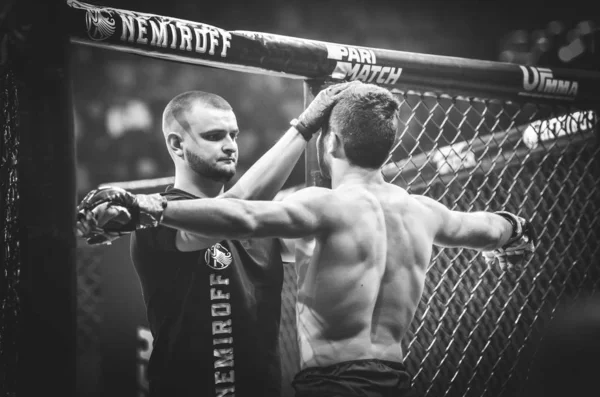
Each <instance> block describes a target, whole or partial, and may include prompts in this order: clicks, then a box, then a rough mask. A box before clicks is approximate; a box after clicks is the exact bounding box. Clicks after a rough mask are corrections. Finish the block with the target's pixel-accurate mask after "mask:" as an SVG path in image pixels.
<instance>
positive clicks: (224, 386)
mask: <svg viewBox="0 0 600 397" xmlns="http://www.w3.org/2000/svg"><path fill="white" fill-rule="evenodd" d="M209 281H210V286H211V288H210V300H211V302H212V303H211V307H210V313H211V317H212V320H213V321H212V335H213V346H215V348H214V350H213V359H214V368H215V372H214V379H215V395H216V396H233V395H234V394H235V371H234V355H233V337H232V336H231V333H232V321H231V304H230V302H229V299H230V296H231V294H230V293H229V292H225V291H224V290H223V288H227V287H226V286H228V285H229V279H228V278H225V277H223V276H221V275H220V274H215V273H212V274H210V276H209ZM228 317H229V318H228Z"/></svg>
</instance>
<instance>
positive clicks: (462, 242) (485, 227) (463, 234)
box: [413, 195, 513, 251]
mask: <svg viewBox="0 0 600 397" xmlns="http://www.w3.org/2000/svg"><path fill="white" fill-rule="evenodd" d="M413 197H415V198H416V199H417V200H418V201H419V202H421V203H422V204H424V205H425V206H426V207H427V208H429V209H430V210H431V211H432V212H433V218H434V219H435V222H436V227H435V230H434V233H435V235H434V244H435V245H438V246H441V247H463V248H471V249H476V250H482V251H489V250H494V249H497V248H500V247H503V246H504V245H505V244H506V243H507V242H508V241H509V240H510V238H511V236H512V234H513V226H512V224H511V223H510V222H509V221H508V220H507V219H506V218H504V217H502V216H500V215H497V214H494V213H491V212H484V211H476V212H461V211H452V210H450V209H448V208H447V207H446V206H445V205H443V204H441V203H438V202H437V201H435V200H433V199H431V198H429V197H425V196H416V195H415V196H413Z"/></svg>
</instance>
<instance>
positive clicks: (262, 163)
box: [219, 127, 307, 200]
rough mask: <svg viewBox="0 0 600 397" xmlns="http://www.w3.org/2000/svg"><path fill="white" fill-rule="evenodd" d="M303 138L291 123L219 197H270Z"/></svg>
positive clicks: (297, 154)
mask: <svg viewBox="0 0 600 397" xmlns="http://www.w3.org/2000/svg"><path fill="white" fill-rule="evenodd" d="M306 143H307V142H306V139H304V137H303V136H302V135H300V133H299V132H298V130H296V128H295V127H291V128H289V129H288V130H287V132H286V133H285V134H284V135H283V136H282V137H281V138H280V139H279V140H278V141H277V143H275V145H273V146H272V147H271V148H270V149H269V150H268V151H267V152H266V153H265V154H263V155H262V156H261V157H260V158H259V159H258V160H257V161H256V162H255V163H254V164H253V165H252V166H251V167H250V168H249V169H248V170H247V171H246V172H245V173H244V175H242V176H241V178H240V179H239V180H238V181H237V182H236V184H235V185H233V187H231V189H229V190H228V191H226V192H225V193H223V194H222V195H221V196H219V197H221V198H237V199H243V200H272V199H273V197H275V195H276V194H277V192H279V190H280V189H281V187H282V186H283V184H284V183H285V181H286V180H287V179H288V177H289V176H290V174H291V172H292V170H293V169H294V166H295V165H296V163H297V162H298V159H300V155H301V154H302V153H303V152H304V149H305V148H306Z"/></svg>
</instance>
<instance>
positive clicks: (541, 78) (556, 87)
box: [519, 65, 579, 99]
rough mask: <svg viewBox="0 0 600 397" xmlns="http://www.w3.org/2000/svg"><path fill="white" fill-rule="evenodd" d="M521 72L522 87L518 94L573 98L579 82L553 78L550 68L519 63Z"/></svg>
mask: <svg viewBox="0 0 600 397" xmlns="http://www.w3.org/2000/svg"><path fill="white" fill-rule="evenodd" d="M519 67H520V68H521V71H522V72H523V89H524V90H525V91H524V92H520V93H519V95H525V96H532V97H541V98H566V99H573V98H575V97H576V96H577V91H578V90H579V83H578V82H577V81H570V80H561V79H556V78H554V74H553V73H552V70H550V69H548V68H536V67H533V66H523V65H519Z"/></svg>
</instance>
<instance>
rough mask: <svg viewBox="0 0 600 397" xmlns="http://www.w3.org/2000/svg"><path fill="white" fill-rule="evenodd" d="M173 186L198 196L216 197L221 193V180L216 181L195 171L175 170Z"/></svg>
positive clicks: (222, 186)
mask: <svg viewBox="0 0 600 397" xmlns="http://www.w3.org/2000/svg"><path fill="white" fill-rule="evenodd" d="M173 187H174V188H176V189H181V190H183V191H186V192H188V193H191V194H193V195H194V196H198V197H217V196H218V195H220V194H221V193H223V188H224V185H223V182H216V181H214V180H212V179H208V178H206V177H203V176H201V175H198V174H196V173H193V174H191V173H185V172H175V183H174V184H173Z"/></svg>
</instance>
